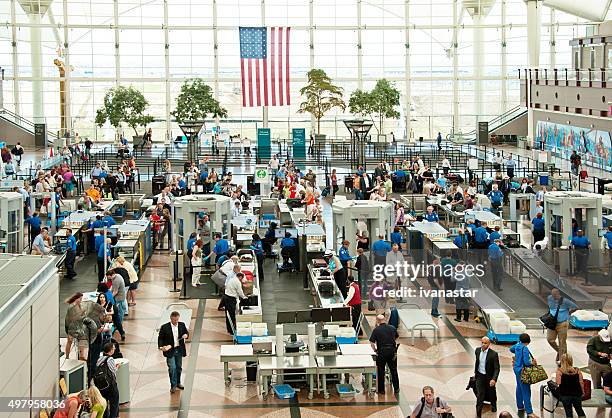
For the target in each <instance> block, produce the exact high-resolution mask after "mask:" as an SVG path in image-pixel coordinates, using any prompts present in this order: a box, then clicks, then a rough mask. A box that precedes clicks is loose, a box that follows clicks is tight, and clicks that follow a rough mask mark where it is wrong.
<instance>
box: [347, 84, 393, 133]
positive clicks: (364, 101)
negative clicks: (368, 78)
mask: <svg viewBox="0 0 612 418" xmlns="http://www.w3.org/2000/svg"><path fill="white" fill-rule="evenodd" d="M399 100H400V92H399V90H398V89H397V88H395V86H394V85H393V84H392V83H390V82H389V81H388V80H386V79H384V78H383V79H381V80H378V81H377V82H376V86H375V87H374V89H373V90H372V91H370V92H367V91H362V90H355V91H354V92H353V94H351V98H350V99H349V110H350V111H351V113H354V114H356V115H362V116H368V117H369V118H370V119H371V120H372V122H374V116H376V117H377V118H378V127H377V128H376V129H377V130H378V133H379V134H382V130H383V125H384V123H385V119H386V118H394V119H397V118H399V117H400V114H399V112H398V111H397V110H395V109H396V107H397V106H399V104H400V103H399Z"/></svg>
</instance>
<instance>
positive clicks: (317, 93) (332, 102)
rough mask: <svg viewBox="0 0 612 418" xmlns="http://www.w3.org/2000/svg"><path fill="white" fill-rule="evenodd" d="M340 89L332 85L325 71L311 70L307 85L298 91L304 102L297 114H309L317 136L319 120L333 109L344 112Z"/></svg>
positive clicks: (344, 107) (344, 104) (318, 133)
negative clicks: (312, 118) (314, 124)
mask: <svg viewBox="0 0 612 418" xmlns="http://www.w3.org/2000/svg"><path fill="white" fill-rule="evenodd" d="M343 90H344V89H343V88H342V87H338V86H336V85H334V84H333V83H332V80H331V78H329V76H328V75H327V74H326V73H325V71H323V70H321V69H317V68H313V69H312V70H310V71H308V84H306V85H305V86H304V87H302V88H301V89H300V94H301V95H302V96H304V97H305V99H306V100H305V101H304V102H302V103H301V104H300V109H299V110H298V112H299V113H306V112H308V113H310V114H311V115H312V116H314V118H315V119H316V120H317V135H320V134H321V118H323V116H324V115H325V113H327V112H328V111H329V110H331V109H333V108H334V107H337V108H340V109H342V111H343V112H344V110H345V109H346V103H344V100H343V99H342V92H343Z"/></svg>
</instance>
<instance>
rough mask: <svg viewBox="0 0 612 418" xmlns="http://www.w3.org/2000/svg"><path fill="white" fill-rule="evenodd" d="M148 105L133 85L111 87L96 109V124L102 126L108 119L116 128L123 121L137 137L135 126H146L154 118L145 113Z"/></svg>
mask: <svg viewBox="0 0 612 418" xmlns="http://www.w3.org/2000/svg"><path fill="white" fill-rule="evenodd" d="M148 106H149V102H148V101H147V99H145V97H144V95H143V94H142V93H141V92H140V91H139V90H137V89H135V88H134V87H132V86H130V87H124V86H117V87H113V88H111V89H109V90H108V91H107V92H106V94H105V95H104V105H103V106H102V107H101V108H99V109H98V110H97V111H96V124H97V125H98V126H100V127H102V125H104V124H105V123H106V121H109V122H110V124H111V125H112V126H113V127H114V128H115V129H116V130H118V129H119V128H120V127H121V124H122V123H125V124H126V125H128V126H129V127H130V128H132V129H133V130H134V136H135V137H138V136H139V135H138V130H137V128H138V127H139V126H142V127H146V126H147V125H148V124H149V123H151V122H153V121H154V120H155V119H154V118H153V116H151V115H147V114H145V111H146V109H147V107H148Z"/></svg>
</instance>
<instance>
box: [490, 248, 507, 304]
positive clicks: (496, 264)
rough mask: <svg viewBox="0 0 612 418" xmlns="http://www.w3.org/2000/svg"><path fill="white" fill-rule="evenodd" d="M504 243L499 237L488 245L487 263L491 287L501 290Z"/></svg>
mask: <svg viewBox="0 0 612 418" xmlns="http://www.w3.org/2000/svg"><path fill="white" fill-rule="evenodd" d="M503 246H504V244H503V243H502V240H501V239H496V240H495V242H493V244H491V245H489V264H490V265H491V275H492V276H493V288H494V289H495V290H497V291H500V292H501V291H502V290H503V289H502V287H501V284H502V279H503V278H504V252H503V251H502V247H503Z"/></svg>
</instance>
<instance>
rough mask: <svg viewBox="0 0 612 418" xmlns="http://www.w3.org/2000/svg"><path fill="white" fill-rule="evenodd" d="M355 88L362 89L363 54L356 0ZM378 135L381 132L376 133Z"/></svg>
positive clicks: (358, 2)
mask: <svg viewBox="0 0 612 418" xmlns="http://www.w3.org/2000/svg"><path fill="white" fill-rule="evenodd" d="M357 88H358V89H363V53H362V49H361V0H357ZM378 134H379V135H380V134H382V132H379V133H378Z"/></svg>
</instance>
